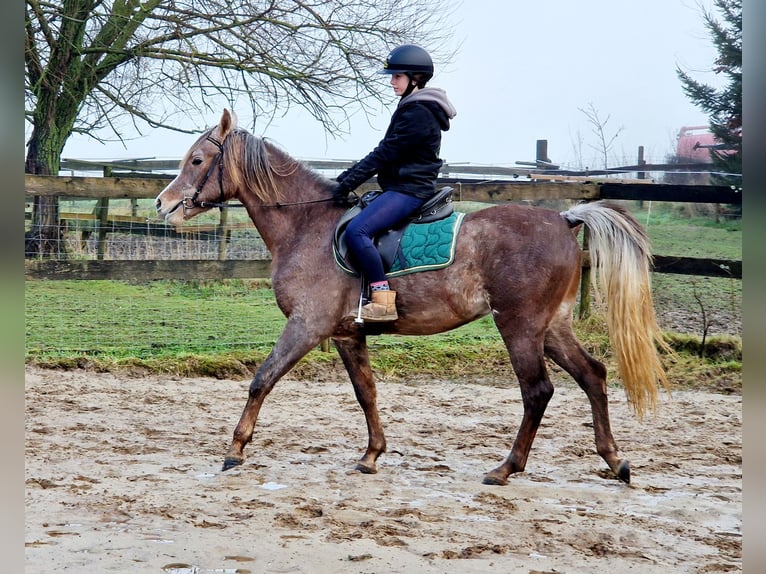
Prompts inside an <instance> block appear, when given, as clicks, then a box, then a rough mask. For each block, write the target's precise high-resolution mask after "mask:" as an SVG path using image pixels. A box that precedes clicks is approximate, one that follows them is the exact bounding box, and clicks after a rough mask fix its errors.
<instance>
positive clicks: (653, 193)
mask: <svg viewBox="0 0 766 574" xmlns="http://www.w3.org/2000/svg"><path fill="white" fill-rule="evenodd" d="M529 177H530V180H529V181H513V180H483V181H479V180H466V179H457V178H449V177H447V178H441V179H440V180H439V182H438V183H439V185H450V186H452V187H454V188H455V200H456V201H472V202H482V203H506V202H517V201H539V200H560V199H569V200H597V199H616V200H639V201H665V202H689V203H713V204H726V205H741V204H742V190H741V188H732V187H727V186H712V185H704V186H700V185H673V184H658V183H644V182H639V181H635V180H633V181H625V180H617V179H602V180H599V179H598V178H590V177H572V176H566V175H555V176H551V175H536V174H534V173H532V174H529ZM170 178H171V176H166V177H156V176H155V177H151V178H149V177H135V176H131V177H122V176H117V177H74V176H71V177H70V176H35V175H26V176H25V192H26V195H27V197H30V196H36V195H39V196H58V197H60V198H69V199H97V200H99V202H100V205H101V206H102V208H103V211H102V213H101V214H99V215H98V216H96V215H93V216H87V214H86V215H79V216H77V217H76V219H85V220H89V219H93V220H98V223H99V224H100V227H98V229H99V233H100V234H102V237H101V238H102V239H103V237H105V235H106V233H109V232H118V231H124V230H125V228H123V227H122V226H121V223H126V224H127V225H129V229H130V230H131V231H132V232H134V233H135V232H140V233H144V234H151V233H155V232H157V233H162V234H163V235H164V236H171V235H172V234H173V233H183V230H177V229H175V228H171V227H169V226H166V225H165V224H164V223H150V222H147V221H146V220H145V219H140V218H134V220H133V221H130V217H129V216H128V217H127V219H128V221H123V222H121V221H120V218H119V217H110V216H109V215H108V205H109V200H113V199H150V198H154V197H156V196H157V195H158V194H159V193H160V191H162V189H163V188H164V187H165V185H166V184H167V182H168V181H169V179H170ZM365 187H366V188H371V187H374V185H373V184H365V186H363V188H362V189H361V191H363V190H364V189H365ZM225 214H226V210H223V211H222V213H221V218H222V219H221V222H220V223H219V224H218V225H214V226H211V227H210V228H208V229H202V230H201V229H200V228H197V229H196V232H197V233H210V234H211V235H210V237H216V238H221V237H223V236H224V235H225V233H226V232H228V231H230V230H231V228H232V227H233V226H232V224H227V223H226V220H225V218H226V215H225ZM73 219H74V218H73ZM235 225H236V224H235ZM99 251H100V252H101V250H99ZM583 264H584V267H585V268H586V269H587V268H588V267H589V265H588V257H587V251H585V252H584V258H583ZM269 266H270V260H268V259H257V260H252V259H249V260H228V259H224V258H222V259H218V260H210V259H205V260H190V259H183V260H168V259H164V260H160V259H156V260H123V259H120V260H104V259H103V258H99V259H97V260H93V259H88V260H48V259H27V260H25V265H24V273H25V278H26V279H28V280H36V279H84V280H87V279H115V280H125V279H130V280H153V279H188V278H189V277H194V278H197V279H220V278H267V277H268V276H269ZM654 271H655V272H658V273H676V274H684V275H700V276H708V277H729V278H737V279H741V278H742V262H741V261H738V260H724V259H709V258H692V257H672V256H663V255H661V254H656V255H655V258H654ZM586 279H587V274H586Z"/></svg>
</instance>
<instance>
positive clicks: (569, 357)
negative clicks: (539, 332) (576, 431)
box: [545, 320, 630, 483]
mask: <svg viewBox="0 0 766 574" xmlns="http://www.w3.org/2000/svg"><path fill="white" fill-rule="evenodd" d="M545 354H546V355H548V357H550V358H551V359H552V360H553V361H554V362H556V363H557V364H558V365H559V366H561V368H563V369H564V370H565V371H566V372H567V373H569V374H570V375H571V376H572V378H574V380H575V381H577V384H578V385H580V388H582V389H583V390H584V391H585V394H586V395H587V396H588V400H589V401H590V407H591V411H592V412H593V431H594V434H595V438H596V451H597V452H598V454H599V455H601V458H603V459H604V461H606V463H607V464H608V465H609V468H611V469H612V471H613V472H614V473H615V474H616V475H617V476H618V477H619V478H620V480H622V481H623V482H625V483H630V463H629V462H628V461H627V460H623V459H621V458H620V455H619V453H618V449H617V443H615V441H614V437H613V436H612V429H611V424H610V422H609V405H608V399H607V392H606V367H604V365H603V364H602V363H601V362H599V361H597V360H596V359H594V358H593V357H591V356H590V355H589V354H588V353H587V352H586V351H585V349H583V348H582V346H581V345H580V343H579V342H578V341H577V339H576V338H575V336H574V333H573V332H572V326H571V322H570V321H567V320H562V321H561V322H559V323H556V324H554V325H551V327H550V329H549V331H548V333H547V334H546V338H545Z"/></svg>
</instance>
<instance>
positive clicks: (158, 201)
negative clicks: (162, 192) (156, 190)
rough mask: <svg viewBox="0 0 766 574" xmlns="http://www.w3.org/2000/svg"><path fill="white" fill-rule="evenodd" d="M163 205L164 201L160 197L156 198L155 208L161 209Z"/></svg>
mask: <svg viewBox="0 0 766 574" xmlns="http://www.w3.org/2000/svg"><path fill="white" fill-rule="evenodd" d="M161 207H162V201H161V200H160V198H159V197H158V198H157V199H156V200H154V209H156V210H157V211H159V210H160V208H161Z"/></svg>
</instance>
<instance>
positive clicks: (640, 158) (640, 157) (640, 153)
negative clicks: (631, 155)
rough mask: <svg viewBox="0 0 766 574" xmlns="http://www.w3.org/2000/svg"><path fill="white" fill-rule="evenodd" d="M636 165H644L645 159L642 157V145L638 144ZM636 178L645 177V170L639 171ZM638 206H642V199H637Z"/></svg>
mask: <svg viewBox="0 0 766 574" xmlns="http://www.w3.org/2000/svg"><path fill="white" fill-rule="evenodd" d="M636 165H646V160H645V159H644V146H642V145H640V146H638V161H637V162H636ZM638 179H646V172H645V171H639V172H638ZM638 206H639V207H644V200H643V199H639V200H638Z"/></svg>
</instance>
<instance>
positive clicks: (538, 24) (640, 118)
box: [63, 0, 720, 169]
mask: <svg viewBox="0 0 766 574" xmlns="http://www.w3.org/2000/svg"><path fill="white" fill-rule="evenodd" d="M702 7H704V8H706V9H707V10H709V11H710V10H712V9H713V3H712V0H643V1H642V2H615V1H614V0H581V1H579V2H546V3H538V2H520V1H511V0H470V1H469V0H467V1H464V3H463V5H462V6H461V7H460V8H459V10H458V11H457V13H456V14H455V18H456V21H457V22H459V25H458V26H457V27H456V28H457V35H456V40H460V41H462V47H461V50H460V52H459V54H458V57H457V59H456V61H454V62H451V63H450V64H449V65H448V66H446V67H445V66H441V68H440V67H439V64H438V63H437V70H436V75H435V76H434V79H433V80H432V81H431V83H430V84H429V85H432V86H436V87H441V88H444V89H445V90H446V91H447V94H448V96H449V97H450V99H451V100H452V101H453V103H454V104H455V107H456V108H457V110H458V115H457V117H456V118H455V119H454V120H453V123H452V129H451V130H450V131H449V132H447V133H446V134H444V137H443V143H442V157H443V159H444V160H445V161H447V162H448V163H472V164H482V165H483V164H488V165H505V166H513V165H515V162H517V161H531V160H534V159H535V143H536V140H538V139H547V140H548V155H549V157H550V159H551V160H552V161H553V162H554V163H558V164H560V165H561V166H562V167H571V168H577V169H579V168H583V167H586V166H587V167H591V168H600V167H603V160H601V159H599V153H598V152H597V151H596V149H594V146H595V147H596V148H598V140H597V139H596V136H595V135H594V133H593V131H592V130H593V125H592V124H591V123H590V122H589V120H588V118H587V117H586V115H585V114H584V113H583V112H582V111H581V109H588V108H590V107H591V106H592V109H594V110H596V111H597V112H598V114H599V117H600V118H601V120H602V122H603V121H604V120H607V118H608V121H607V122H606V125H605V132H606V135H607V137H610V136H612V135H614V134H615V133H616V132H617V131H618V130H620V133H619V135H618V136H617V138H616V139H615V141H614V144H613V147H612V152H611V153H610V157H609V166H610V167H616V166H618V165H625V164H630V163H635V161H636V157H637V150H638V146H639V145H643V146H644V149H645V159H647V160H648V161H649V162H650V163H651V162H657V163H662V162H664V160H665V157H666V155H667V154H670V153H672V152H673V149H674V145H675V138H676V135H677V133H678V130H679V129H680V128H681V127H682V126H694V125H706V124H707V122H708V119H707V117H706V116H705V115H704V114H703V113H702V112H701V111H700V110H699V109H698V108H697V107H695V106H694V105H693V104H692V103H691V102H690V101H689V100H688V98H687V97H686V96H685V95H684V94H683V91H682V88H681V84H680V82H679V80H678V78H677V76H676V67H677V66H680V67H681V68H682V69H684V70H685V71H687V72H689V73H691V74H692V76H693V77H694V78H695V79H697V80H700V81H702V82H704V83H707V84H711V85H714V86H717V85H720V78H718V77H717V76H716V75H715V74H713V73H712V72H711V71H710V70H711V68H712V64H713V61H714V59H715V58H716V56H717V53H716V51H715V48H714V47H713V45H712V41H711V39H710V35H709V34H708V32H707V30H706V29H705V28H704V24H703V19H702ZM714 14H716V16H717V17H718V15H717V13H715V12H714ZM719 19H720V18H719ZM393 107H394V104H393V103H392V104H391V106H389V107H382V108H381V109H380V113H379V114H378V115H377V116H376V117H374V118H372V120H371V121H369V120H367V119H365V118H364V117H358V118H357V119H356V120H355V121H354V123H352V126H351V130H350V134H348V135H343V136H341V137H340V138H339V139H334V138H332V137H330V136H328V134H327V133H326V132H325V130H324V129H323V128H322V127H321V126H320V125H318V123H317V122H316V121H314V120H313V119H311V117H310V116H309V115H308V114H307V113H300V112H299V111H298V110H296V111H295V112H291V113H290V115H289V116H288V117H286V118H279V119H277V120H275V121H273V122H272V123H271V124H270V125H269V126H257V125H256V126H255V127H251V126H250V129H251V131H253V132H254V133H255V134H256V135H264V136H268V137H270V138H272V139H274V140H276V141H277V142H278V143H279V144H280V145H281V146H282V147H283V148H284V149H285V150H286V151H287V152H289V153H290V154H291V155H293V156H294V157H297V158H300V159H359V158H361V157H363V156H364V155H365V154H366V153H367V152H369V151H370V150H371V149H372V148H373V147H374V146H375V145H376V144H377V142H378V141H379V140H380V139H381V137H382V135H383V132H384V131H385V128H386V127H387V125H388V121H389V119H390V116H391V112H392V111H393ZM245 113H247V110H242V111H241V113H240V116H243V115H244V114H245ZM242 119H244V121H241V122H240V123H241V125H246V124H247V123H248V122H247V118H246V117H245V118H242V117H241V120H242ZM217 120H218V117H211V118H209V119H207V121H206V123H207V124H208V125H214V124H215V123H217ZM370 124H372V125H370ZM195 139H196V138H195V137H194V136H189V135H181V134H175V133H172V132H168V131H164V130H162V131H156V132H152V133H151V134H150V135H148V136H146V137H143V138H140V139H135V140H131V141H128V142H127V149H125V148H124V147H123V146H122V145H121V144H119V143H113V144H108V145H104V144H100V143H98V142H94V141H89V140H87V138H84V137H81V136H73V137H72V138H71V139H70V141H69V142H68V144H67V146H66V147H65V149H64V154H63V157H66V158H77V159H121V158H136V157H140V158H146V157H157V158H168V157H171V158H176V157H181V156H182V155H183V154H184V153H185V152H186V150H187V149H188V147H189V146H190V145H191V144H192V143H193V141H194V140H195Z"/></svg>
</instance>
